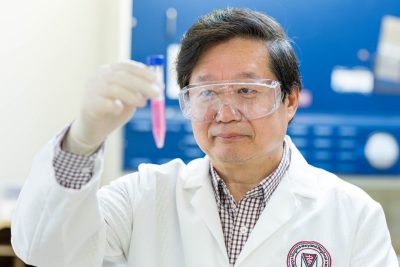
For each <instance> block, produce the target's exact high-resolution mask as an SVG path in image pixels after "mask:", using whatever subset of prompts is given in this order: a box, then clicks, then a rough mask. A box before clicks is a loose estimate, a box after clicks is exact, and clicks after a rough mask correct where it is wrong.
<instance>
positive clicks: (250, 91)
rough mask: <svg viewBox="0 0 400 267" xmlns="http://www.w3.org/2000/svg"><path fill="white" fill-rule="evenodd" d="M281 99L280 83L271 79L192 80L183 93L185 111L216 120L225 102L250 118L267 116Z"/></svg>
mask: <svg viewBox="0 0 400 267" xmlns="http://www.w3.org/2000/svg"><path fill="white" fill-rule="evenodd" d="M281 100H282V99H281V88H280V83H279V82H278V81H274V80H269V79H264V80H240V81H221V82H206V83H199V84H192V85H188V86H186V87H184V88H183V89H182V90H181V91H180V93H179V104H180V107H181V110H182V112H183V115H184V116H185V117H186V118H188V119H190V120H193V121H198V122H210V121H213V120H214V119H215V118H216V116H217V115H218V113H219V111H220V110H221V107H223V106H224V105H229V106H230V107H231V108H233V109H234V110H235V113H239V114H240V115H241V116H244V117H245V118H247V119H249V120H252V119H257V118H261V117H265V116H268V115H269V114H271V113H273V112H274V111H275V110H276V109H277V108H278V107H279V105H280V102H281Z"/></svg>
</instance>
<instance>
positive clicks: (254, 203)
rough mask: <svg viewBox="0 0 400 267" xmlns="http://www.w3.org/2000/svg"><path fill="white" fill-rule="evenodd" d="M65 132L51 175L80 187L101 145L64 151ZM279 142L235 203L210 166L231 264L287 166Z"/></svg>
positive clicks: (64, 183) (286, 149)
mask: <svg viewBox="0 0 400 267" xmlns="http://www.w3.org/2000/svg"><path fill="white" fill-rule="evenodd" d="M67 132H68V129H66V130H65V131H63V133H61V135H60V137H59V140H58V142H57V146H56V148H55V155H54V159H53V167H54V171H55V177H56V180H57V182H58V183H59V184H60V185H62V186H64V187H66V188H73V189H80V188H81V187H82V186H84V185H85V184H86V183H88V182H89V181H90V179H91V178H92V175H93V169H94V161H95V159H96V157H97V155H98V153H101V151H102V150H103V146H102V147H101V148H100V149H99V150H98V151H97V152H96V153H95V154H93V155H90V156H81V155H75V154H72V153H68V152H66V151H64V150H62V149H61V143H62V140H63V137H64V136H65V134H66V133H67ZM283 146H284V149H283V156H282V160H281V162H280V163H279V165H278V168H277V169H276V170H275V171H274V172H272V173H271V174H270V175H269V176H268V177H266V178H265V179H264V180H262V181H261V182H260V184H259V185H258V186H256V187H255V188H253V189H252V190H250V191H249V192H247V193H246V195H245V196H244V197H243V198H242V199H241V200H240V202H239V203H238V204H236V203H235V201H234V199H233V197H232V195H231V194H230V192H229V190H228V188H227V186H226V184H225V182H224V181H223V180H222V179H221V178H220V177H219V176H218V174H217V172H216V170H215V169H214V168H213V166H212V165H211V166H210V173H211V182H212V186H213V189H214V194H215V199H216V202H217V205H218V211H219V216H220V220H221V224H222V231H223V234H224V238H225V246H226V249H227V252H228V256H229V262H230V264H231V265H234V264H235V262H236V259H237V257H238V256H239V254H240V252H241V250H242V248H243V246H244V244H245V243H246V241H247V239H248V237H249V235H250V233H251V231H252V230H253V228H254V226H255V224H256V222H257V220H258V218H259V217H260V214H261V212H262V211H263V209H264V208H265V206H266V204H267V201H268V200H269V198H270V197H271V195H272V193H273V192H274V191H275V189H276V187H277V186H278V184H279V182H280V181H281V179H282V177H283V176H284V174H285V171H286V170H287V168H288V167H289V163H290V149H289V147H288V146H287V145H286V142H285V143H284V145H283Z"/></svg>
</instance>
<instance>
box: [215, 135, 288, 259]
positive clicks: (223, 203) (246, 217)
mask: <svg viewBox="0 0 400 267" xmlns="http://www.w3.org/2000/svg"><path fill="white" fill-rule="evenodd" d="M283 147H284V149H283V156H282V159H281V162H280V163H279V165H278V168H276V169H275V171H273V172H272V173H271V174H270V175H269V176H268V177H266V178H265V179H263V180H262V181H261V182H260V183H259V184H258V185H257V186H256V187H255V188H253V189H251V190H250V191H248V192H247V193H246V195H245V196H244V197H243V198H242V199H241V200H240V201H239V203H235V200H234V198H233V197H232V195H231V193H230V192H229V190H228V188H227V186H226V184H225V182H224V180H222V179H221V178H220V177H219V176H218V173H217V172H216V170H215V169H214V168H213V166H212V165H211V168H210V170H211V177H212V179H211V181H212V185H213V189H214V194H215V200H216V201H217V206H218V211H219V217H220V219H221V225H222V231H223V233H224V237H225V246H226V250H227V252H228V257H229V262H230V264H231V265H232V266H233V265H234V264H235V262H236V260H237V258H238V256H239V254H240V252H241V251H242V248H243V246H244V244H245V243H246V241H247V239H248V238H249V236H250V233H251V231H252V230H253V228H254V226H255V225H256V223H257V221H258V218H259V217H260V214H261V212H262V211H263V210H264V208H265V206H266V204H267V202H268V200H269V199H270V197H271V195H272V193H273V192H274V191H275V189H276V187H277V186H278V184H279V182H280V181H281V179H282V177H283V176H284V174H285V172H286V170H287V168H288V167H289V163H290V149H289V146H288V145H286V142H284V145H283Z"/></svg>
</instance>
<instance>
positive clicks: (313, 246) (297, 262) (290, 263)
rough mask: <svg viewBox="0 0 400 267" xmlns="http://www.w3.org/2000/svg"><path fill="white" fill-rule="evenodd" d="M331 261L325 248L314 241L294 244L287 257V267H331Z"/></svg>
mask: <svg viewBox="0 0 400 267" xmlns="http://www.w3.org/2000/svg"><path fill="white" fill-rule="evenodd" d="M331 265H332V259H331V255H330V254H329V252H328V251H327V250H326V248H325V247H324V246H323V245H321V244H320V243H318V242H315V241H301V242H298V243H296V244H295V245H294V246H293V247H292V248H291V249H290V251H289V254H288V256H287V267H331Z"/></svg>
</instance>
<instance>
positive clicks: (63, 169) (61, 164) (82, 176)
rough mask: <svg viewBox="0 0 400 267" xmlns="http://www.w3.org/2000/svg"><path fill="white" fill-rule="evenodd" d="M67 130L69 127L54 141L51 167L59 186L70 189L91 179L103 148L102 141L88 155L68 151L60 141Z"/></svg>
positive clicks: (77, 187)
mask: <svg viewBox="0 0 400 267" xmlns="http://www.w3.org/2000/svg"><path fill="white" fill-rule="evenodd" d="M68 130H69V127H68V128H66V129H65V130H64V131H63V132H62V133H61V134H60V136H59V138H58V140H57V142H56V147H55V153H54V158H53V168H54V172H55V177H56V180H57V182H58V183H59V184H60V185H61V186H63V187H65V188H70V189H80V188H81V187H82V186H84V185H85V184H87V183H88V182H89V181H90V180H91V178H92V176H93V170H94V166H95V164H94V163H95V160H96V158H97V156H98V154H99V153H100V152H101V151H102V150H103V147H104V143H103V144H102V145H101V147H100V148H99V149H98V150H97V151H96V152H95V153H94V154H92V155H89V156H85V155H76V154H72V153H69V152H67V151H64V150H62V148H61V144H62V141H63V140H64V138H65V136H66V134H67V133H68Z"/></svg>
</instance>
